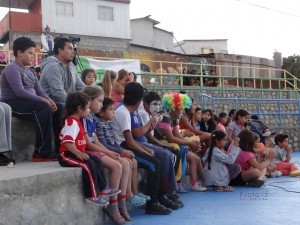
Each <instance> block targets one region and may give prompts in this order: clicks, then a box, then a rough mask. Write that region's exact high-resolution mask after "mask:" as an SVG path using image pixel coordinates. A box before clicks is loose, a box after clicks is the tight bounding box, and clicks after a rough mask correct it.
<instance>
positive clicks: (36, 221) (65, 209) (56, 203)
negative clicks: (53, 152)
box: [0, 162, 104, 225]
mask: <svg viewBox="0 0 300 225" xmlns="http://www.w3.org/2000/svg"><path fill="white" fill-rule="evenodd" d="M0 169H1V170H0V205H1V207H0V215H1V216H0V225H15V224H25V225H26V224H28V225H29V224H30V225H40V224H43V225H44V224H47V225H58V224H66V225H71V224H72V225H73V224H78V225H82V224H85V225H89V224H91V225H92V224H93V225H94V224H97V225H102V224H103V223H104V213H103V208H102V207H99V206H96V205H94V204H89V203H86V202H85V201H84V197H83V190H82V176H81V171H82V170H81V168H63V167H61V166H60V165H59V164H58V163H57V162H42V163H32V162H20V163H17V164H16V165H15V166H14V167H13V168H7V167H1V168H0Z"/></svg>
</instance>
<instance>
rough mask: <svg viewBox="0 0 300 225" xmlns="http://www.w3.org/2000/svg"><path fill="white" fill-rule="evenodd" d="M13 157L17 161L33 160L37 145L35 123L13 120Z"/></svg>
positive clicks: (14, 118)
mask: <svg viewBox="0 0 300 225" xmlns="http://www.w3.org/2000/svg"><path fill="white" fill-rule="evenodd" d="M11 126H12V131H11V138H12V147H13V151H12V156H13V158H14V159H15V160H16V161H17V162H20V161H24V160H31V159H32V154H33V151H34V144H35V129H34V126H33V122H31V121H25V120H21V119H18V118H16V117H13V118H12V121H11Z"/></svg>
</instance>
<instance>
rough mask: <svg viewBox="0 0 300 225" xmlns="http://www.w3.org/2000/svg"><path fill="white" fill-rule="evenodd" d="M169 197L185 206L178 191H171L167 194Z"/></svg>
mask: <svg viewBox="0 0 300 225" xmlns="http://www.w3.org/2000/svg"><path fill="white" fill-rule="evenodd" d="M167 198H168V199H169V200H171V201H172V202H174V203H176V204H178V205H179V206H180V207H183V206H184V203H183V202H182V201H181V200H180V199H179V195H178V194H176V193H169V194H167Z"/></svg>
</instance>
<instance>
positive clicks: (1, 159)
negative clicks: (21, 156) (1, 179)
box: [0, 153, 16, 166]
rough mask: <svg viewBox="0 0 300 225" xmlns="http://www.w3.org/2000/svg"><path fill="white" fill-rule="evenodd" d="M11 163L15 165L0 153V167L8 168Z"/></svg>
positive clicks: (14, 162) (12, 160)
mask: <svg viewBox="0 0 300 225" xmlns="http://www.w3.org/2000/svg"><path fill="white" fill-rule="evenodd" d="M11 163H13V165H14V164H16V161H15V160H14V159H12V158H9V157H7V156H6V155H5V154H3V153H0V166H8V165H11Z"/></svg>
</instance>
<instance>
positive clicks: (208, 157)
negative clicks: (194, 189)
mask: <svg viewBox="0 0 300 225" xmlns="http://www.w3.org/2000/svg"><path fill="white" fill-rule="evenodd" d="M226 143H227V137H226V133H225V132H223V131H221V130H215V131H213V132H212V134H211V145H210V148H209V150H208V151H207V152H206V153H205V155H204V156H203V161H204V162H205V163H204V174H205V182H206V185H207V186H213V187H214V190H215V191H218V192H220V191H225V192H229V191H233V190H234V189H233V187H232V186H229V182H230V180H231V179H232V178H235V177H236V176H237V175H238V174H239V173H240V171H241V168H240V166H239V165H238V164H234V161H235V159H236V157H237V156H238V154H239V152H240V148H239V147H238V139H237V140H235V141H234V146H233V147H232V149H231V151H230V153H229V154H226V152H225V151H224V147H225V146H226ZM229 165H231V166H230V167H229Z"/></svg>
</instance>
